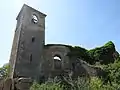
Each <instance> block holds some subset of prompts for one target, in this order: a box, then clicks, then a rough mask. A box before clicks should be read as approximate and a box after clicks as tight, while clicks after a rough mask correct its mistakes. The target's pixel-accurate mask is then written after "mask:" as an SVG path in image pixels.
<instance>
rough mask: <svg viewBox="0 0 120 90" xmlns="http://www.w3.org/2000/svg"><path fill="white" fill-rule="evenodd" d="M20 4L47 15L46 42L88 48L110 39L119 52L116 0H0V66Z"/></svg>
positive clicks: (119, 2)
mask: <svg viewBox="0 0 120 90" xmlns="http://www.w3.org/2000/svg"><path fill="white" fill-rule="evenodd" d="M24 3H26V4H28V5H30V6H32V7H33V8H35V9H37V10H39V11H41V12H43V13H45V14H47V17H46V30H45V31H46V44H48V43H61V44H70V45H79V46H82V47H84V48H87V49H90V48H94V47H96V46H102V45H103V44H104V43H106V42H108V41H110V40H112V41H113V42H114V43H115V45H116V49H117V50H118V51H120V41H119V35H120V0H2V1H1V3H0V17H1V22H0V28H1V33H0V41H1V44H0V55H1V58H0V66H1V65H3V64H5V63H7V62H8V61H9V59H10V53H11V48H12V42H13V36H14V30H15V27H16V16H17V15H18V13H19V11H20V9H21V7H22V5H23V4H24Z"/></svg>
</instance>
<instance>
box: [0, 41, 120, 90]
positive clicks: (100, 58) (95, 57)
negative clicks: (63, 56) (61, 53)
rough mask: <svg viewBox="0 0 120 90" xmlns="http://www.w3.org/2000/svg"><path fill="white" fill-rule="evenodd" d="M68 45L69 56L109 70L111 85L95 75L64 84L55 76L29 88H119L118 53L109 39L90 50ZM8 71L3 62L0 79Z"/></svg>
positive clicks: (62, 89) (6, 74)
mask: <svg viewBox="0 0 120 90" xmlns="http://www.w3.org/2000/svg"><path fill="white" fill-rule="evenodd" d="M48 46H49V45H48ZM66 46H68V45H66ZM68 47H69V48H70V50H71V52H72V53H69V54H68V55H69V56H77V57H80V58H82V59H83V60H85V61H86V62H88V63H90V64H92V66H96V65H95V63H96V62H100V64H99V67H101V68H102V69H104V70H105V71H108V72H110V73H109V76H110V79H111V81H112V86H111V85H110V84H109V83H106V85H103V81H102V79H100V78H97V77H91V80H90V82H89V83H85V82H84V79H83V78H78V79H77V80H75V81H74V80H72V79H70V80H69V83H70V84H65V83H63V81H62V80H60V81H59V80H57V79H56V78H55V79H53V80H48V81H46V82H45V83H42V84H41V85H40V84H38V83H36V82H34V83H33V85H32V86H31V89H30V90H120V55H119V53H118V52H117V51H116V50H115V45H114V43H113V42H111V41H109V42H108V43H106V44H105V45H104V46H102V47H97V48H94V49H91V50H86V49H85V48H82V47H79V46H75V47H72V46H68ZM97 66H98V65H97ZM8 73H9V64H5V65H4V66H3V67H1V68H0V79H5V78H7V77H8Z"/></svg>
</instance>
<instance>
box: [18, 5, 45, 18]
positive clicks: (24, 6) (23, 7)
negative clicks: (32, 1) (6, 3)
mask: <svg viewBox="0 0 120 90" xmlns="http://www.w3.org/2000/svg"><path fill="white" fill-rule="evenodd" d="M26 7H28V8H30V9H33V10H34V11H37V12H39V13H40V14H41V15H43V16H44V17H46V16H47V15H46V14H44V13H42V12H40V11H38V10H36V9H34V8H32V7H30V6H28V5H26V4H24V5H23V6H22V8H21V10H20V12H19V14H18V16H17V17H16V20H18V18H19V17H20V16H21V13H22V11H23V10H24V9H25V8H26Z"/></svg>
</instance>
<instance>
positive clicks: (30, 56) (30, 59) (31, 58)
mask: <svg viewBox="0 0 120 90" xmlns="http://www.w3.org/2000/svg"><path fill="white" fill-rule="evenodd" d="M31 62H32V54H30V63H31Z"/></svg>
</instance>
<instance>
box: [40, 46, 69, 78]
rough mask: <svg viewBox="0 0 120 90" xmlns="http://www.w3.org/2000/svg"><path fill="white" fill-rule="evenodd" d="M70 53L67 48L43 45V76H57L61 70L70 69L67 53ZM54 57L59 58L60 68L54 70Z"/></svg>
mask: <svg viewBox="0 0 120 90" xmlns="http://www.w3.org/2000/svg"><path fill="white" fill-rule="evenodd" d="M68 52H70V50H69V48H68V47H66V46H64V45H61V44H53V45H45V47H44V56H43V65H42V67H41V68H42V71H43V72H44V74H45V75H48V76H49V75H51V74H53V75H52V76H54V75H58V74H59V73H60V72H61V71H62V70H66V69H69V68H70V64H69V57H68V56H67V53H68ZM54 56H58V57H60V59H61V61H58V63H59V62H60V63H61V68H59V69H56V68H55V66H54V65H55V61H54Z"/></svg>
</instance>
